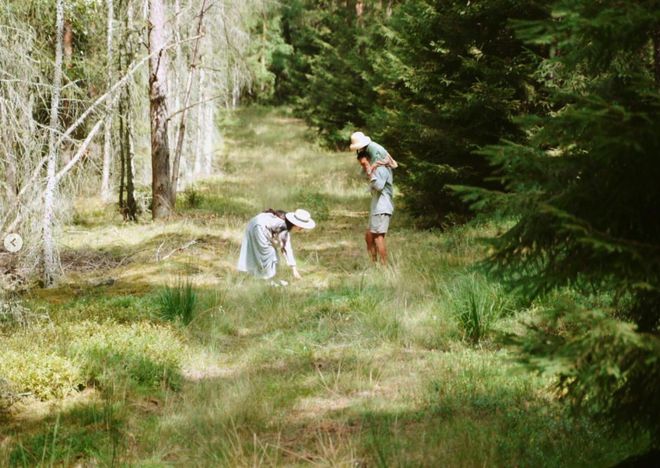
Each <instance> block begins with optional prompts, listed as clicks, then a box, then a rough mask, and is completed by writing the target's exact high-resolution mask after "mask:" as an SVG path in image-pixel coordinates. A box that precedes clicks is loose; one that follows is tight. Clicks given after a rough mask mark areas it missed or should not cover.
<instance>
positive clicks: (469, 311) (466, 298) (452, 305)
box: [441, 273, 513, 343]
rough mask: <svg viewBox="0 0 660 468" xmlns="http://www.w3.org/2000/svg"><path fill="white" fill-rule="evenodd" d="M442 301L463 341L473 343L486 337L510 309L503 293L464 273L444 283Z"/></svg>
mask: <svg viewBox="0 0 660 468" xmlns="http://www.w3.org/2000/svg"><path fill="white" fill-rule="evenodd" d="M441 301H442V302H443V303H444V304H446V306H447V308H448V311H447V312H449V313H450V314H452V315H453V316H454V317H456V319H457V320H458V323H459V324H460V326H461V328H462V330H463V336H464V339H467V340H469V341H471V342H472V343H478V342H479V341H481V340H482V339H483V338H485V337H486V336H488V334H489V333H490V331H491V329H492V326H493V324H494V323H495V322H496V321H497V320H498V319H500V318H502V317H504V316H506V315H507V314H510V313H511V312H512V309H513V307H512V305H513V304H512V300H511V299H510V298H509V296H508V295H507V293H506V291H504V289H503V288H502V287H500V286H499V285H498V284H497V283H491V282H489V281H488V280H487V279H486V278H485V277H484V276H483V275H481V274H478V273H466V274H463V275H460V276H457V277H456V278H454V279H453V280H452V281H449V282H446V283H444V284H443V286H442V288H441Z"/></svg>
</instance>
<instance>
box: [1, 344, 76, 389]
mask: <svg viewBox="0 0 660 468" xmlns="http://www.w3.org/2000/svg"><path fill="white" fill-rule="evenodd" d="M0 376H3V377H4V378H5V379H7V381H8V382H9V387H10V388H11V389H12V390H13V391H15V392H16V393H30V394H32V395H34V396H35V397H37V398H39V399H42V400H48V399H52V398H62V397H64V396H66V395H68V394H70V393H73V392H74V391H76V389H77V388H79V387H80V386H81V385H82V384H83V378H82V374H81V371H80V369H79V368H78V367H77V366H76V365H75V364H74V363H73V362H72V361H71V360H70V359H68V358H66V357H62V356H59V355H57V354H55V353H52V352H48V351H42V350H39V349H32V350H30V351H29V352H25V351H23V350H22V351H16V350H13V349H1V350H0Z"/></svg>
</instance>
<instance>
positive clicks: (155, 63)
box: [149, 0, 172, 219]
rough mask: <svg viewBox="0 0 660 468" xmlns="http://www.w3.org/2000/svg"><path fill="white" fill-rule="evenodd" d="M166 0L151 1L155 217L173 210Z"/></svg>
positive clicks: (152, 162)
mask: <svg viewBox="0 0 660 468" xmlns="http://www.w3.org/2000/svg"><path fill="white" fill-rule="evenodd" d="M164 47H165V6H164V4H163V0H150V2H149V53H150V54H153V55H152V56H151V58H150V60H149V115H150V121H151V191H152V196H153V199H152V202H151V214H152V217H153V219H162V218H166V217H168V216H169V215H170V214H171V212H172V204H171V199H170V195H171V189H170V149H169V142H168V138H167V117H168V116H167V101H166V96H167V83H166V79H167V53H166V50H165V48H164Z"/></svg>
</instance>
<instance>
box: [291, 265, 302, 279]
mask: <svg viewBox="0 0 660 468" xmlns="http://www.w3.org/2000/svg"><path fill="white" fill-rule="evenodd" d="M291 271H293V277H294V278H295V279H300V278H302V276H300V273H298V268H296V267H291Z"/></svg>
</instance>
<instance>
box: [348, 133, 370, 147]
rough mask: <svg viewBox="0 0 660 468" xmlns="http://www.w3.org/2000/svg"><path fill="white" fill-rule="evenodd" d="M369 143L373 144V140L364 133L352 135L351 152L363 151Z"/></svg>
mask: <svg viewBox="0 0 660 468" xmlns="http://www.w3.org/2000/svg"><path fill="white" fill-rule="evenodd" d="M369 143H371V138H369V137H368V136H366V135H365V134H364V133H362V132H355V133H353V134H352V135H351V146H350V148H351V151H356V150H359V149H362V148H364V147H365V146H367V145H368V144H369Z"/></svg>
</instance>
